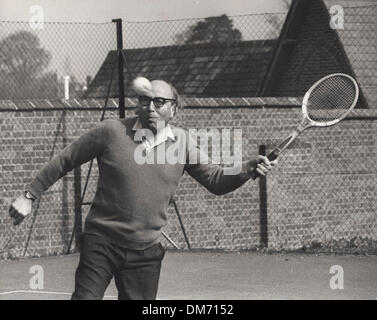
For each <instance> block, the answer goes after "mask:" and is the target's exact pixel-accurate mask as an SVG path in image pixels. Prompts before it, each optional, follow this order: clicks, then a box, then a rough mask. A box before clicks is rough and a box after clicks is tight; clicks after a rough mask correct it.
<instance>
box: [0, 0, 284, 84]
mask: <svg viewBox="0 0 377 320" xmlns="http://www.w3.org/2000/svg"><path fill="white" fill-rule="evenodd" d="M287 1H289V0H0V24H1V25H0V40H1V39H3V38H5V37H7V36H9V35H10V34H12V33H15V32H17V31H20V30H26V31H30V32H33V33H35V34H36V35H37V36H38V38H39V41H40V42H41V45H42V47H43V48H45V49H47V50H48V52H49V53H51V56H52V59H51V61H50V63H49V67H48V68H49V70H50V71H53V72H57V74H58V75H59V76H63V75H65V74H67V73H69V74H73V75H74V76H75V77H76V78H77V79H78V80H79V81H80V82H83V81H85V78H86V76H87V75H90V76H92V77H93V76H94V75H95V74H96V73H97V72H98V69H99V67H100V66H101V64H102V62H103V61H104V59H105V57H106V55H107V53H108V52H109V51H110V50H114V49H115V48H116V37H115V35H116V34H115V32H114V29H113V25H114V24H112V23H111V20H112V19H115V18H122V19H123V21H125V22H149V21H166V20H180V19H192V18H205V17H209V16H218V15H221V14H227V15H228V16H237V15H247V14H255V13H256V14H259V13H266V12H268V13H273V12H287V5H286V3H287ZM35 6H38V8H42V12H43V21H44V22H46V24H45V25H44V28H42V29H41V30H39V29H32V28H31V26H30V22H31V21H33V17H35V11H33V10H35V9H33V7H35ZM257 20H258V19H257ZM1 21H17V22H20V21H22V22H25V23H13V22H12V23H8V22H6V23H4V22H3V23H2V22H1ZM233 21H234V26H235V28H238V29H239V30H240V31H241V32H243V29H242V28H244V29H245V28H248V30H246V31H249V32H250V33H255V32H257V31H258V30H257V29H258V28H260V23H259V22H258V23H255V22H254V23H250V24H246V25H245V24H243V25H242V23H243V21H244V20H242V21H241V20H237V19H233ZM258 21H259V20H258ZM48 22H81V23H84V24H79V25H77V24H65V23H63V24H61V23H58V24H49V23H48ZM183 22H184V21H183ZM194 22H195V21H193V23H194ZM86 23H89V24H86ZM92 23H95V25H90V24H92ZM184 25H186V24H185V23H181V22H179V23H178V22H177V24H174V25H173V26H174V28H173V27H172V24H170V25H169V24H167V23H165V22H164V23H157V24H153V23H148V24H138V23H136V24H132V26H131V25H125V24H123V32H124V36H123V38H124V46H125V48H134V47H143V46H163V45H169V44H171V43H172V41H173V40H174V34H173V31H174V32H176V31H178V28H177V29H176V27H177V26H184ZM255 26H258V28H255ZM186 27H187V26H186ZM173 29H174V30H173ZM254 29H255V30H254ZM262 29H263V28H262ZM181 31H182V30H181ZM245 40H248V39H247V37H245ZM67 65H69V68H67ZM67 69H69V70H70V71H67Z"/></svg>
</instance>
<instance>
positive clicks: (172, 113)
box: [170, 104, 177, 119]
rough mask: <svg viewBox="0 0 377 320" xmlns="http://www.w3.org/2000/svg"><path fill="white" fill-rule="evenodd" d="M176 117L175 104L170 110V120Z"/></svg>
mask: <svg viewBox="0 0 377 320" xmlns="http://www.w3.org/2000/svg"><path fill="white" fill-rule="evenodd" d="M176 115H177V104H175V105H174V106H172V108H171V114H170V119H173V118H174V117H175V116H176Z"/></svg>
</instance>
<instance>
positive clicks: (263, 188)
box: [259, 145, 268, 248]
mask: <svg viewBox="0 0 377 320" xmlns="http://www.w3.org/2000/svg"><path fill="white" fill-rule="evenodd" d="M259 154H260V155H262V156H265V155H266V146H265V145H260V146H259ZM259 210H260V212H259V226H260V230H259V235H260V246H261V247H262V248H267V247H268V220H267V178H266V176H259Z"/></svg>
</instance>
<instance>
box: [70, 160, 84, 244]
mask: <svg viewBox="0 0 377 320" xmlns="http://www.w3.org/2000/svg"><path fill="white" fill-rule="evenodd" d="M73 176H74V180H73V186H74V187H73V189H74V195H75V196H74V197H75V220H74V221H75V223H74V230H73V233H74V234H75V244H76V249H79V250H80V238H81V234H82V207H81V206H82V203H81V201H82V200H81V167H77V168H75V169H74V170H73ZM68 250H69V249H68Z"/></svg>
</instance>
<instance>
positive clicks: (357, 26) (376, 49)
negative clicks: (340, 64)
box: [325, 0, 377, 108]
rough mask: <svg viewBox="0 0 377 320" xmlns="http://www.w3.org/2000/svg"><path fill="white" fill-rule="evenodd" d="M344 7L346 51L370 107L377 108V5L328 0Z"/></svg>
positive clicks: (366, 0) (341, 32)
mask: <svg viewBox="0 0 377 320" xmlns="http://www.w3.org/2000/svg"><path fill="white" fill-rule="evenodd" d="M325 4H326V6H327V7H328V8H330V7H331V6H332V5H341V6H344V8H343V9H344V29H337V30H336V31H337V33H338V35H339V38H340V40H341V42H342V44H343V47H344V51H345V52H346V54H347V57H348V59H349V61H350V64H351V65H352V68H353V71H354V73H355V76H356V79H357V81H358V83H359V84H360V87H361V89H362V91H363V94H364V97H365V99H366V100H367V102H368V105H369V107H370V108H377V36H376V33H377V2H376V1H375V0H373V1H371V0H364V1H360V0H359V1H353V0H348V1H339V0H337V1H334V0H325Z"/></svg>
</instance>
